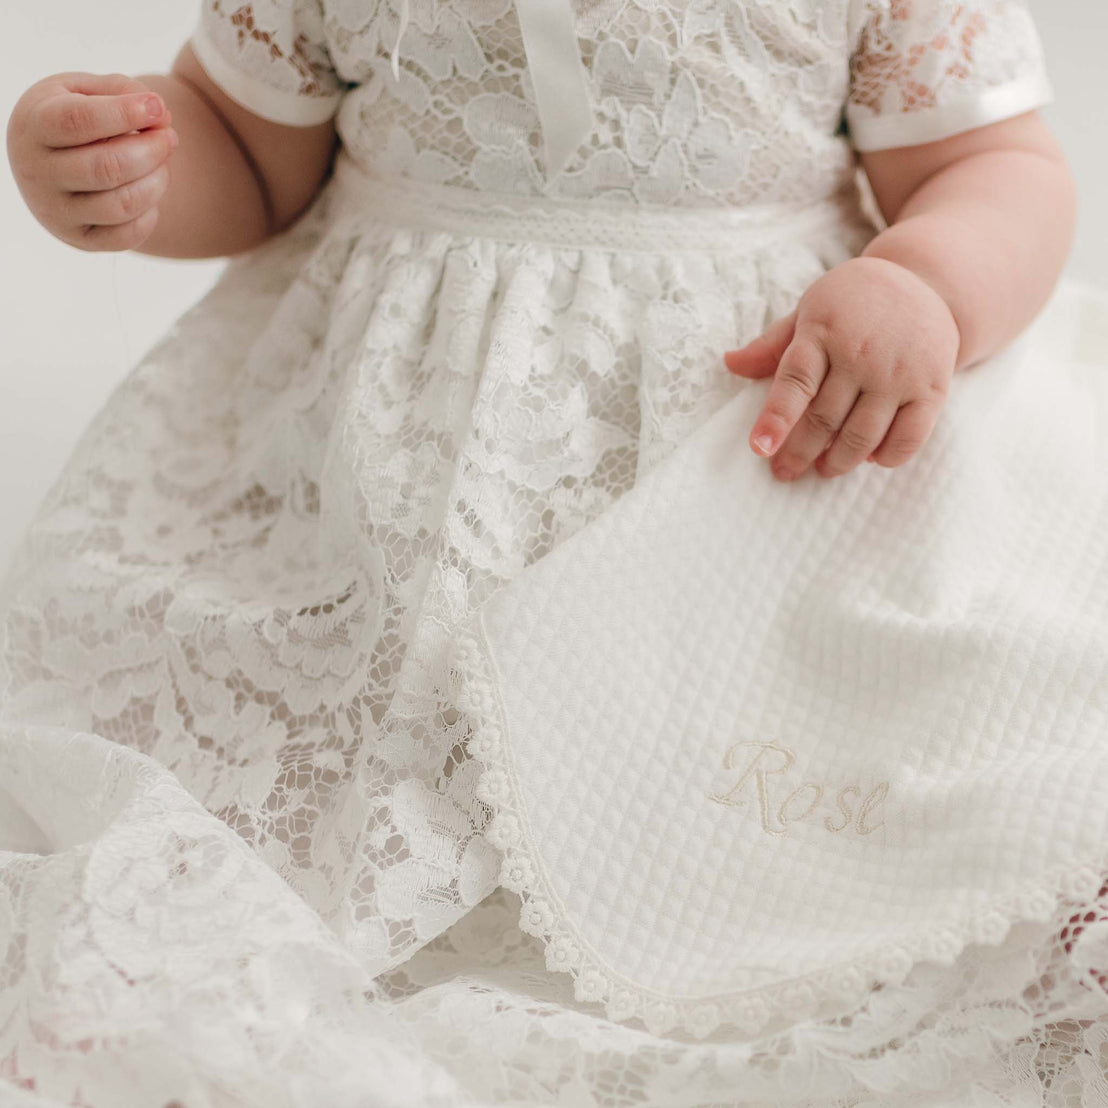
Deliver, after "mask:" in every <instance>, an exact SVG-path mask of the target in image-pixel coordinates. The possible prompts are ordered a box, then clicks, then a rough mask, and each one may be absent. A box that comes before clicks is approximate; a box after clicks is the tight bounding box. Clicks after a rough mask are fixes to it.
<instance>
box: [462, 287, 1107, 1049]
mask: <svg viewBox="0 0 1108 1108" xmlns="http://www.w3.org/2000/svg"><path fill="white" fill-rule="evenodd" d="M1075 303H1079V302H1075ZM1074 310H1075V311H1076V310H1078V309H1077V308H1074ZM1055 314H1056V319H1055V321H1054V324H1053V325H1052V326H1046V325H1041V326H1040V327H1038V328H1036V329H1034V330H1033V332H1032V333H1031V337H1030V338H1029V339H1025V340H1023V341H1021V342H1020V343H1017V344H1016V345H1014V346H1012V347H1010V348H1009V349H1008V350H1007V351H1006V352H1005V353H1004V354H1002V355H1001V356H998V357H995V358H993V359H991V360H989V361H988V362H986V363H982V364H981V365H979V366H977V367H974V368H971V369H969V370H966V371H962V372H960V373H959V374H957V375H956V377H955V380H954V381H953V383H952V387H951V392H950V395H949V398H948V402H947V404H946V406H945V408H944V410H943V412H942V414H941V416H940V418H939V422H938V424H937V426H936V428H935V430H934V432H933V434H932V436H931V438H930V439H929V440H928V442H927V443H926V444H925V446H924V448H923V449H922V450H921V451H920V452H919V453H918V454H917V455H916V456H915V457H914V459H913V460H911V461H910V462H909V463H908V464H905V465H903V466H901V467H898V468H895V469H884V468H882V467H880V466H877V465H866V464H863V465H862V466H860V467H858V468H857V469H856V470H854V471H853V472H851V473H850V474H848V475H846V476H843V477H838V478H834V479H823V478H820V477H818V476H816V475H815V474H814V473H809V474H806V475H805V476H804V477H803V478H802V479H800V480H799V481H797V482H794V483H791V484H783V483H780V482H778V481H776V480H775V479H774V478H773V477H772V475H771V474H770V471H769V468H768V466H767V464H766V463H765V461H764V460H762V459H760V458H758V457H756V456H755V455H754V454H752V453H751V450H750V448H749V446H748V445H747V441H746V438H747V432H748V430H749V428H750V427H751V426H752V425H753V422H754V419H755V417H756V415H757V413H758V411H759V410H760V407H761V405H762V404H763V403H764V399H765V395H766V390H765V389H764V388H759V387H751V388H749V389H746V390H744V391H743V392H742V393H741V394H739V395H738V396H736V397H735V398H734V399H733V400H732V401H731V402H729V403H728V404H727V405H726V406H725V407H724V408H722V409H721V410H719V411H718V412H717V413H715V415H714V416H713V417H712V418H711V420H710V421H709V422H708V423H707V424H706V425H705V426H703V427H702V428H701V429H700V430H699V431H698V432H697V433H696V434H694V435H693V436H692V437H691V438H690V439H688V440H687V441H686V442H684V443H683V444H682V445H681V446H680V447H679V448H677V449H676V450H675V451H674V452H673V453H672V454H671V455H669V456H668V457H667V458H666V459H665V460H664V461H662V462H661V463H659V464H658V465H657V466H656V467H655V468H653V469H652V470H651V471H650V472H649V473H648V474H647V475H646V476H645V477H644V478H643V479H642V480H641V482H640V483H639V484H638V485H637V486H636V487H634V488H633V489H632V490H631V491H630V492H628V493H627V494H625V495H624V496H623V498H622V499H621V500H620V501H619V502H618V503H617V504H616V505H615V507H614V508H613V509H612V510H610V511H607V512H605V513H603V515H601V516H600V517H599V518H598V519H597V520H596V521H595V522H592V523H590V524H588V525H587V526H585V527H584V528H583V530H581V531H580V532H578V533H577V534H576V535H574V536H573V537H572V538H570V539H569V540H568V541H565V542H564V543H562V544H561V545H560V546H559V547H558V548H556V549H555V550H554V551H553V552H552V553H551V554H550V555H548V556H547V557H544V558H543V559H541V561H539V562H537V563H535V564H534V565H532V566H531V567H529V568H528V569H527V570H525V571H524V572H523V573H522V574H521V575H520V576H519V577H517V578H516V579H515V580H514V581H512V582H511V583H510V584H509V585H507V586H506V587H505V588H504V589H502V590H501V591H500V592H498V593H497V594H496V595H495V596H494V597H493V598H492V600H491V601H490V602H489V603H487V604H486V606H485V607H484V608H483V609H482V610H480V611H479V612H478V613H477V615H476V616H475V617H474V618H473V620H472V621H471V623H470V625H469V626H468V627H467V629H466V633H465V634H464V635H463V636H462V638H461V639H460V640H459V644H458V651H457V654H456V656H455V663H454V667H453V668H454V674H455V677H456V679H457V680H458V684H459V690H458V691H459V696H460V703H461V704H462V705H463V707H464V708H465V709H466V710H467V712H468V713H469V714H470V716H471V718H472V722H473V727H474V730H473V733H472V735H471V738H470V741H469V749H470V752H471V753H472V754H474V755H476V756H477V757H478V758H480V759H481V760H482V761H483V762H484V763H485V770H484V775H483V777H482V780H481V786H480V791H479V794H478V795H479V796H481V797H482V799H484V800H485V801H487V802H488V803H489V805H490V806H491V807H492V810H493V812H494V819H493V821H492V823H491V824H490V829H489V838H490V840H491V841H492V842H493V844H494V845H495V846H497V847H499V848H500V849H502V850H503V851H504V863H503V868H502V871H501V875H500V880H501V882H502V884H504V885H506V886H507V887H508V888H510V889H513V890H515V891H516V892H518V893H520V894H521V896H522V898H523V909H522V917H521V927H522V928H523V929H524V930H525V931H527V932H529V933H531V934H533V935H537V936H541V937H542V939H543V940H544V941H545V944H546V947H545V952H546V960H547V965H548V966H549V967H550V968H551V969H561V970H566V971H570V972H572V973H573V975H574V979H575V995H576V998H577V999H578V1000H579V1001H596V1002H602V1003H603V1004H604V1005H605V1010H606V1013H607V1015H608V1016H609V1017H610V1018H611V1019H613V1020H617V1021H624V1020H629V1019H631V1018H632V1017H640V1018H641V1019H642V1020H643V1021H644V1022H645V1023H646V1025H647V1026H648V1028H649V1029H650V1030H652V1031H653V1032H655V1033H662V1032H665V1031H667V1030H669V1029H671V1028H678V1029H685V1030H688V1031H690V1032H691V1033H692V1034H694V1035H696V1036H698V1037H700V1036H705V1035H708V1034H710V1033H712V1032H713V1031H716V1030H717V1029H721V1028H722V1027H729V1028H731V1029H732V1030H731V1031H730V1032H729V1034H730V1036H731V1037H734V1031H733V1029H734V1028H738V1029H740V1030H742V1031H745V1032H750V1033H753V1032H756V1031H760V1030H766V1029H768V1028H772V1027H774V1026H776V1027H782V1026H786V1025H788V1024H790V1023H793V1022H795V1021H796V1020H798V1019H801V1018H808V1017H816V1016H826V1015H829V1014H831V1013H833V1012H836V1011H844V1010H846V1009H847V1008H849V1007H850V1006H851V1005H852V1004H855V1003H857V1002H858V1001H859V1000H860V999H861V998H862V997H864V996H865V995H866V994H867V993H868V992H869V991H870V990H871V989H872V988H873V986H874V985H876V984H878V983H889V982H900V981H902V980H903V979H904V977H905V975H906V974H907V973H908V972H909V971H910V970H911V968H912V967H913V966H915V965H917V964H918V963H920V962H922V961H927V962H931V963H934V964H935V965H937V966H951V965H952V964H953V963H954V961H955V959H956V958H957V956H958V955H959V954H960V952H961V951H963V949H964V948H965V947H966V946H967V945H968V944H986V945H987V946H991V947H992V946H999V945H1000V944H1003V943H1004V942H1005V940H1006V938H1007V936H1008V935H1009V933H1010V931H1011V929H1012V927H1013V925H1014V924H1015V923H1017V922H1019V921H1031V920H1038V921H1042V920H1046V919H1048V918H1050V917H1051V915H1052V914H1053V913H1054V912H1055V911H1056V908H1057V904H1058V902H1059V898H1060V897H1073V898H1075V899H1076V900H1079V901H1080V900H1084V899H1085V898H1087V897H1095V896H1096V894H1097V889H1098V887H1099V885H1100V884H1101V882H1102V874H1103V873H1104V872H1105V869H1106V868H1108V480H1106V475H1108V440H1106V429H1108V373H1106V372H1105V369H1106V368H1108V362H1105V361H1103V360H1099V361H1098V360H1097V359H1102V358H1103V346H1102V337H1101V340H1099V341H1098V340H1097V339H1096V335H1095V334H1094V333H1093V332H1092V331H1090V330H1089V327H1090V326H1092V323H1091V322H1090V321H1089V320H1086V321H1084V324H1083V323H1082V321H1081V320H1075V319H1069V318H1067V317H1064V316H1062V315H1061V314H1059V313H1055ZM1059 343H1062V344H1063V345H1061V346H1059V345H1058V344H1059ZM1066 343H1068V344H1069V345H1068V346H1066V345H1064V344H1066ZM1085 348H1087V349H1085ZM1085 353H1088V354H1089V355H1090V356H1089V358H1088V360H1083V355H1084V354H1085ZM1093 354H1095V357H1093ZM1063 365H1064V366H1065V372H1060V371H1059V367H1061V366H1063ZM1106 930H1108V924H1104V923H1098V924H1097V925H1096V926H1092V927H1089V928H1087V929H1086V930H1085V932H1084V934H1083V935H1082V936H1081V940H1080V942H1079V943H1078V944H1077V945H1078V946H1082V944H1083V949H1082V954H1083V957H1085V959H1086V961H1087V962H1088V963H1089V964H1090V965H1093V966H1096V965H1097V964H1098V962H1097V959H1098V958H1099V959H1100V961H1099V965H1100V968H1101V969H1102V970H1103V969H1108V941H1106V935H1105V931H1106Z"/></svg>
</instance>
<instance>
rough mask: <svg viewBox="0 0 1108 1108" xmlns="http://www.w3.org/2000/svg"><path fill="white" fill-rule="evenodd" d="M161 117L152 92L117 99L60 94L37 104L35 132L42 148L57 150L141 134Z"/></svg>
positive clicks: (161, 106)
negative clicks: (139, 132)
mask: <svg viewBox="0 0 1108 1108" xmlns="http://www.w3.org/2000/svg"><path fill="white" fill-rule="evenodd" d="M164 115H165V105H164V104H163V103H162V99H161V97H160V96H157V95H156V94H155V93H152V92H135V93H128V94H126V95H117V96H88V95H86V94H85V93H80V92H61V93H58V94H57V95H56V96H50V97H48V98H47V99H45V100H42V101H41V102H40V103H39V104H38V105H37V108H36V118H35V130H36V134H37V137H38V139H39V141H40V142H41V143H42V144H43V145H44V146H49V147H51V148H52V149H59V150H60V149H66V148H68V147H71V146H84V145H85V144H86V143H90V142H99V141H100V140H101V139H107V138H114V137H115V136H116V135H126V134H128V133H129V132H131V131H140V130H142V129H143V128H145V127H151V126H153V125H154V124H156V123H160V122H162V117H163V116H164Z"/></svg>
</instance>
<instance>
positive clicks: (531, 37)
mask: <svg viewBox="0 0 1108 1108" xmlns="http://www.w3.org/2000/svg"><path fill="white" fill-rule="evenodd" d="M408 4H409V0H403V3H402V6H401V12H400V25H399V28H398V30H397V32H396V44H395V45H394V46H393V48H392V73H393V76H394V77H395V78H396V79H397V80H399V79H400V37H401V35H403V33H404V29H405V28H406V27H407V25H408ZM515 4H516V13H517V16H518V18H519V27H520V31H521V33H522V35H523V48H524V51H525V53H526V55H527V67H528V71H529V72H530V74H531V84H532V86H533V88H534V90H535V106H536V108H537V109H538V113H539V122H540V124H541V125H542V138H543V148H544V156H545V160H546V172H547V176H548V177H554V176H556V175H557V174H559V173H560V172H561V171H562V169H564V168H565V165H566V162H568V161H569V159H570V158H571V157H572V156H573V153H574V151H575V150H576V149H577V147H578V146H580V145H581V143H582V142H584V141H585V139H587V138H588V137H589V135H590V134H591V133H592V129H593V127H594V125H595V122H596V116H595V113H594V111H593V106H592V98H591V96H590V94H589V78H588V73H587V72H586V70H585V65H584V62H583V61H582V60H581V51H580V48H579V47H578V43H577V32H576V30H575V28H574V25H573V5H572V2H571V0H515Z"/></svg>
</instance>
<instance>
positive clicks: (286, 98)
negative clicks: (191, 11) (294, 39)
mask: <svg viewBox="0 0 1108 1108" xmlns="http://www.w3.org/2000/svg"><path fill="white" fill-rule="evenodd" d="M190 42H191V44H192V48H193V51H194V52H195V54H196V58H197V60H198V61H199V62H200V64H201V65H202V66H203V67H204V70H205V71H206V72H207V74H208V76H209V77H211V79H212V80H213V81H214V82H215V83H216V84H217V85H219V87H220V88H222V89H223V91H224V92H226V93H227V95H228V96H230V97H231V99H232V100H234V101H236V102H237V103H239V104H241V105H242V106H243V107H244V108H246V109H247V110H249V111H252V112H253V113H254V114H255V115H258V116H261V118H262V119H267V120H269V121H270V122H271V123H284V124H287V125H289V126H294V127H310V126H313V125H314V124H318V123H324V122H326V121H327V120H328V119H330V118H331V117H332V116H333V115H334V114H335V112H336V111H337V110H338V106H339V103H340V102H341V100H342V97H343V93H342V92H334V93H329V92H327V91H326V90H324V89H323V88H322V87H321V86H320V84H319V81H318V79H317V78H316V77H315V76H314V75H313V73H312V71H311V68H310V67H308V65H307V63H306V62H302V60H301V59H298V57H297V56H296V54H294V55H293V57H291V58H289V59H288V61H289V63H290V65H292V66H295V68H296V69H297V70H298V71H301V73H302V76H303V81H302V83H301V87H300V88H299V89H297V90H296V91H293V90H291V89H289V90H285V89H278V88H275V87H274V86H273V85H269V84H266V83H265V82H264V81H261V80H259V79H258V78H257V77H254V76H252V75H251V74H249V73H245V72H243V71H242V70H241V69H239V68H237V67H236V66H235V65H234V64H233V63H232V62H231V61H229V60H228V59H227V58H226V57H225V55H224V54H223V53H222V52H221V51H220V49H219V47H218V46H217V45H216V44H215V41H214V40H213V39H212V36H211V34H210V33H209V31H208V28H207V27H206V25H205V24H204V22H203V20H201V21H200V23H198V24H197V26H196V28H195V30H194V31H193V33H192V38H191V40H190Z"/></svg>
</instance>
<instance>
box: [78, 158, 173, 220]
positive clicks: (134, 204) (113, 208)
mask: <svg viewBox="0 0 1108 1108" xmlns="http://www.w3.org/2000/svg"><path fill="white" fill-rule="evenodd" d="M168 187H169V166H168V165H166V164H165V163H164V162H163V163H162V164H161V165H160V166H158V168H157V169H155V170H154V172H153V173H148V174H147V175H146V176H145V177H140V178H139V179H138V180H137V181H131V182H130V183H128V184H125V185H120V186H119V188H114V189H107V190H104V191H100V192H78V193H72V194H70V195H69V196H68V197H67V198H66V201H65V203H66V218H67V221H68V222H70V223H73V224H77V225H78V226H80V227H88V226H117V225H118V224H120V223H129V222H130V221H131V220H132V219H137V218H138V217H139V216H140V215H142V214H143V212H145V211H147V210H148V209H150V208H153V207H154V206H155V205H156V204H157V203H158V201H159V200H161V198H162V197H163V196H164V195H165V190H166V189H167V188H168Z"/></svg>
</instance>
